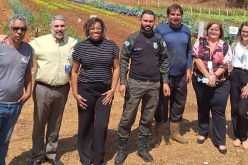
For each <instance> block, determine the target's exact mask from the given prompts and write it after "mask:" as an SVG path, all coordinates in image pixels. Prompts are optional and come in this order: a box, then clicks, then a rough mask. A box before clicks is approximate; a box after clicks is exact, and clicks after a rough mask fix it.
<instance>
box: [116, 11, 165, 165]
mask: <svg viewBox="0 0 248 165" xmlns="http://www.w3.org/2000/svg"><path fill="white" fill-rule="evenodd" d="M154 24H155V15H154V13H153V12H152V11H151V10H144V11H143V12H142V15H141V29H140V30H139V31H138V32H136V33H134V34H132V35H130V36H129V37H128V38H127V39H126V41H125V44H124V46H123V48H122V53H121V58H120V64H121V74H120V93H121V95H122V96H123V97H124V98H125V103H124V107H123V109H124V111H123V114H122V118H121V120H120V123H119V127H118V151H117V155H116V158H115V164H122V163H123V162H124V160H125V159H126V157H127V147H126V144H127V141H128V138H129V137H130V132H131V127H132V125H133V123H134V121H135V117H136V114H137V110H138V106H139V103H140V101H141V100H142V106H141V119H140V123H139V131H138V155H139V156H140V157H141V158H142V159H143V160H144V161H146V162H150V161H153V157H152V155H150V153H149V152H148V148H147V144H148V138H149V136H150V134H151V126H152V120H153V116H154V113H155V110H156V108H157V105H158V100H159V89H160V78H161V77H162V79H163V92H164V95H166V96H168V95H170V88H169V85H168V70H169V65H168V53H167V48H166V44H165V42H164V40H163V39H162V37H161V36H160V35H159V34H156V33H154V32H153V27H154ZM130 59H131V63H130V70H129V78H128V80H127V74H128V66H129V62H130Z"/></svg>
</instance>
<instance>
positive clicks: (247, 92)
mask: <svg viewBox="0 0 248 165" xmlns="http://www.w3.org/2000/svg"><path fill="white" fill-rule="evenodd" d="M247 97H248V85H246V86H244V87H243V88H242V89H241V95H240V98H241V99H245V98H247Z"/></svg>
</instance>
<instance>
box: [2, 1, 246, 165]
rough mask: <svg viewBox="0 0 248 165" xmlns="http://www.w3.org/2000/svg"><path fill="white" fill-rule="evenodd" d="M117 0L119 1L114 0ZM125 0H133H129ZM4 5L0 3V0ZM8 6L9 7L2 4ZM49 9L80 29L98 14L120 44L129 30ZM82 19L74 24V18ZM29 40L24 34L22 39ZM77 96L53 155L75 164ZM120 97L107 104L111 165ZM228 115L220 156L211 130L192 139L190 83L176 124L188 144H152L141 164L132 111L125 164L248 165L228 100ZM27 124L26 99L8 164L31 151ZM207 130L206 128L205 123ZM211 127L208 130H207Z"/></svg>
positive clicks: (20, 163)
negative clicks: (181, 116) (199, 140)
mask: <svg viewBox="0 0 248 165" xmlns="http://www.w3.org/2000/svg"><path fill="white" fill-rule="evenodd" d="M22 1H23V3H25V4H26V5H28V6H29V7H30V8H32V10H34V11H37V10H38V9H40V8H43V7H42V6H39V5H37V4H35V3H33V1H31V0H22ZM115 1H116V2H118V1H119V2H122V1H121V0H115ZM126 2H127V3H129V2H130V3H132V2H131V1H130V0H129V1H126ZM0 4H1V7H0V8H3V7H2V6H3V5H6V2H5V0H0ZM2 4H3V5H2ZM5 8H6V9H8V10H9V8H8V6H6V7H5ZM50 12H53V13H54V14H63V15H65V16H66V18H67V19H68V24H70V25H72V26H74V27H76V29H77V31H78V33H79V34H83V33H82V26H83V23H84V21H85V20H86V19H87V18H89V16H90V14H98V15H99V16H100V17H101V18H102V19H103V20H104V22H105V23H106V25H107V29H108V33H107V35H108V37H109V38H110V39H112V40H114V41H115V42H116V43H117V44H118V45H119V46H120V47H121V46H122V44H123V42H124V40H125V38H126V37H127V36H128V34H130V32H131V31H132V30H133V29H131V28H129V27H127V26H124V25H122V24H120V23H118V22H114V21H112V20H111V18H109V17H107V16H105V15H101V14H99V13H94V12H92V13H86V12H82V11H77V10H75V11H71V10H68V11H67V10H62V9H60V10H55V11H50ZM2 13H3V12H2V11H1V14H0V15H1V17H0V20H2V19H4V20H6V19H7V18H8V17H9V14H11V13H8V14H2ZM78 18H80V19H82V22H80V23H78V22H77V19H78ZM118 18H119V19H120V20H122V21H129V22H131V23H133V24H136V25H137V26H139V22H138V18H135V17H127V16H123V15H118ZM27 40H28V39H27ZM76 105H77V104H76V101H75V99H74V98H73V96H72V94H71V93H70V94H69V98H68V101H67V104H66V107H65V111H64V116H63V122H62V126H61V130H60V141H59V148H58V158H59V159H61V161H62V162H64V164H66V165H79V164H80V161H79V156H78V153H77V128H78V118H77V106H76ZM122 106H123V98H122V97H121V96H120V95H119V93H118V92H116V94H115V99H114V103H113V106H112V111H111V117H110V122H109V130H108V138H107V142H106V156H105V157H106V161H107V163H108V164H110V165H112V164H114V156H115V154H116V137H117V126H118V122H119V120H120V117H121V114H122V111H123V110H122ZM226 117H227V148H228V153H227V154H226V155H222V154H220V153H219V152H218V150H217V149H216V148H215V147H214V146H213V143H212V140H211V139H212V134H211V133H210V136H209V138H208V139H207V140H206V142H205V143H204V144H203V145H198V144H197V143H196V135H197V105H196V99H195V94H194V91H193V89H192V86H191V84H190V85H189V86H188V98H187V103H186V107H185V112H184V119H183V121H182V124H181V126H182V127H181V132H182V134H183V136H184V137H185V138H187V139H188V140H189V144H186V145H182V144H178V143H176V142H174V141H171V144H170V145H165V144H161V145H160V146H159V147H157V148H155V149H151V154H152V155H153V156H154V162H153V163H144V162H143V161H142V160H141V158H140V157H138V156H137V155H136V151H137V143H136V140H137V129H138V122H139V118H140V112H139V113H138V114H137V118H136V122H135V124H134V125H133V127H132V135H131V138H130V140H129V142H128V151H129V155H128V157H127V159H126V161H125V164H126V165H142V164H157V165H192V164H193V165H199V164H212V165H226V164H228V165H248V151H245V150H244V149H242V147H239V148H236V147H234V146H233V145H232V141H233V140H232V137H233V132H232V127H231V122H230V104H229V103H228V106H227V109H226ZM32 125H33V100H32V99H30V100H29V101H28V102H27V103H26V104H25V106H24V107H23V109H22V113H21V115H20V117H19V119H18V122H17V124H16V126H15V130H14V132H13V135H12V138H11V141H10V145H9V151H8V156H7V158H6V161H7V164H10V165H24V164H26V159H29V158H30V156H31V148H32ZM210 129H211V127H210ZM168 132H169V131H168V124H167V125H165V127H164V136H165V137H166V138H168V136H169V133H168ZM210 132H211V131H210Z"/></svg>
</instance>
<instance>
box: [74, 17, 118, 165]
mask: <svg viewBox="0 0 248 165" xmlns="http://www.w3.org/2000/svg"><path fill="white" fill-rule="evenodd" d="M105 30H106V28H105V25H104V22H103V21H102V20H101V19H100V18H90V19H89V20H88V21H87V22H86V23H85V25H84V31H85V35H86V36H87V37H88V38H87V39H86V40H84V41H82V42H79V43H78V44H76V46H75V48H74V52H73V64H72V75H71V83H72V92H73V95H74V97H75V98H76V100H77V103H78V117H79V122H78V123H79V126H78V127H79V128H78V152H79V156H80V161H81V163H82V164H87V165H88V164H92V163H93V164H94V165H100V164H104V144H105V140H106V137H107V129H108V122H109V116H110V109H111V105H112V100H113V97H114V92H115V89H116V86H117V83H118V79H119V73H120V66H119V48H118V46H117V45H116V44H115V43H114V42H113V41H111V40H107V39H105Z"/></svg>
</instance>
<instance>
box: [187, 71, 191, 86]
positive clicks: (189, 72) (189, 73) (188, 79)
mask: <svg viewBox="0 0 248 165" xmlns="http://www.w3.org/2000/svg"><path fill="white" fill-rule="evenodd" d="M191 79H192V72H191V70H190V69H187V71H186V82H187V85H188V84H189V83H190V82H191Z"/></svg>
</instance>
